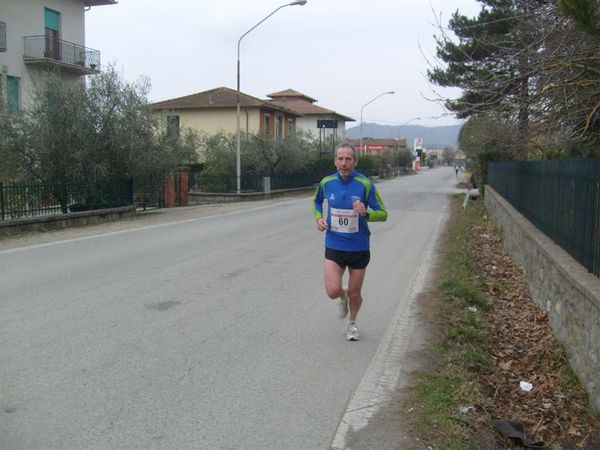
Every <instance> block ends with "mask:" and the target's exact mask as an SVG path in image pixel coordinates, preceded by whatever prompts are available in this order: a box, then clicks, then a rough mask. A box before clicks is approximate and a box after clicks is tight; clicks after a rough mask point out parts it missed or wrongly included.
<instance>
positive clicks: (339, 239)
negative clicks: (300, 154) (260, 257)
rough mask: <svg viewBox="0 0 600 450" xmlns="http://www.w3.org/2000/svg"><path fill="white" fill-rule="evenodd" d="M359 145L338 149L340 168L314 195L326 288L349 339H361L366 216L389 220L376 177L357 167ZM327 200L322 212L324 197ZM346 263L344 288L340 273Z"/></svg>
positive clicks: (367, 252) (367, 258)
mask: <svg viewBox="0 0 600 450" xmlns="http://www.w3.org/2000/svg"><path fill="white" fill-rule="evenodd" d="M357 164H358V158H357V156H356V149H355V148H354V147H353V146H352V145H350V144H341V145H340V146H338V147H337V148H336V150H335V167H336V168H337V172H336V173H334V174H332V175H329V176H326V177H325V178H323V179H322V180H321V182H320V183H319V186H318V187H317V190H316V192H315V195H314V198H313V216H314V217H315V219H316V221H317V229H318V230H319V231H326V233H325V266H324V274H325V291H326V292H327V296H328V297H329V298H331V299H332V300H336V301H337V310H338V317H339V318H340V319H345V318H346V317H347V316H348V313H349V317H348V324H347V326H346V339H347V340H348V341H358V340H359V338H360V333H359V330H358V326H357V325H356V319H357V316H358V311H359V310H360V307H361V305H362V301H363V298H362V293H361V289H362V285H363V281H364V279H365V273H366V268H367V265H368V264H369V261H370V259H371V253H370V243H369V236H370V234H371V232H370V231H369V226H368V222H383V221H385V220H387V211H386V209H385V206H384V204H383V201H382V200H381V197H380V196H379V193H378V192H377V189H376V188H375V185H374V184H373V182H372V181H371V180H370V179H369V178H367V177H366V176H364V175H363V174H361V173H359V172H357V171H356V170H355V168H356V165H357ZM324 202H327V213H326V215H324V207H323V203H324ZM346 268H347V269H348V273H349V279H348V287H347V288H346V289H344V288H343V286H342V277H343V275H344V272H345V271H346Z"/></svg>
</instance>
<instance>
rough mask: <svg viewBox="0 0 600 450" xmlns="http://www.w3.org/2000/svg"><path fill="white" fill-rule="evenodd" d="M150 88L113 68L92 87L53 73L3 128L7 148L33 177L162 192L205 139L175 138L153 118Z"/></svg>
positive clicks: (186, 134) (90, 83) (90, 82)
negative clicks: (129, 181)
mask: <svg viewBox="0 0 600 450" xmlns="http://www.w3.org/2000/svg"><path fill="white" fill-rule="evenodd" d="M149 87H150V86H149V83H148V81H147V80H144V79H142V80H140V81H138V82H136V83H127V82H125V81H123V80H122V79H121V78H120V76H119V74H118V73H117V72H116V71H115V70H114V68H113V67H111V66H109V67H108V68H107V69H106V70H104V71H103V72H102V73H100V74H98V75H95V76H93V77H91V78H90V79H89V80H88V83H87V85H83V84H81V83H66V82H64V81H62V80H60V79H59V78H58V77H57V76H56V75H55V74H52V73H49V74H48V76H47V80H46V82H45V83H44V84H43V86H41V87H40V88H38V89H37V90H36V91H35V92H34V93H33V101H32V102H31V104H30V105H29V106H28V107H27V108H26V109H25V110H24V111H23V112H22V113H21V114H20V115H18V116H11V117H10V120H7V121H3V122H2V123H3V125H1V126H0V132H2V136H1V139H0V142H2V144H0V145H1V147H0V148H1V149H2V151H3V154H7V155H10V156H11V159H10V161H11V162H10V164H12V165H15V164H16V165H18V166H19V167H18V172H21V173H22V174H23V177H26V178H33V179H38V180H43V181H65V180H69V181H87V180H108V179H117V178H133V179H134V181H135V183H136V185H137V186H140V188H144V187H153V188H156V187H159V186H160V185H162V183H163V182H164V180H165V178H166V175H167V174H168V173H169V172H171V171H173V170H174V169H176V168H177V166H178V165H181V164H188V163H191V162H193V161H195V160H196V159H197V156H196V155H197V153H196V152H197V147H198V138H197V136H196V135H195V134H194V133H193V132H191V131H189V130H183V132H182V133H180V134H179V135H174V134H173V133H170V132H169V129H168V127H167V123H166V118H160V117H159V118H153V117H152V116H151V112H150V109H149V108H148V100H147V94H148V91H149ZM3 159H4V158H3ZM6 169H10V168H9V167H4V166H3V170H6ZM150 185H151V186H150Z"/></svg>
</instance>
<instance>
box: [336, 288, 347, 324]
mask: <svg viewBox="0 0 600 450" xmlns="http://www.w3.org/2000/svg"><path fill="white" fill-rule="evenodd" d="M336 307H337V316H338V318H339V319H345V318H346V316H347V315H348V294H347V293H346V290H345V289H344V293H343V294H342V295H341V296H340V298H339V299H338V300H337V305H336Z"/></svg>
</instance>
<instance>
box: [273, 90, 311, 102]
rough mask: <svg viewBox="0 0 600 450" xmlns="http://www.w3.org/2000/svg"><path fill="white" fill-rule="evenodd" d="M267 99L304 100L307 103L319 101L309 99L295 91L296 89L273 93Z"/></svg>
mask: <svg viewBox="0 0 600 450" xmlns="http://www.w3.org/2000/svg"><path fill="white" fill-rule="evenodd" d="M267 97H269V98H273V99H277V98H281V97H286V98H287V99H288V100H291V99H299V98H303V99H305V100H306V101H309V102H310V103H315V102H316V101H317V99H315V98H312V97H309V96H308V95H306V94H303V93H302V92H298V91H295V90H294V89H286V90H284V91H279V92H273V93H272V94H267Z"/></svg>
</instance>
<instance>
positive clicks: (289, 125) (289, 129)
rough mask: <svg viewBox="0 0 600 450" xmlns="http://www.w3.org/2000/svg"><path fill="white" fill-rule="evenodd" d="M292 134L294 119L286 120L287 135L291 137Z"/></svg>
mask: <svg viewBox="0 0 600 450" xmlns="http://www.w3.org/2000/svg"><path fill="white" fill-rule="evenodd" d="M292 134H294V119H288V120H287V135H288V136H291V135H292Z"/></svg>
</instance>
